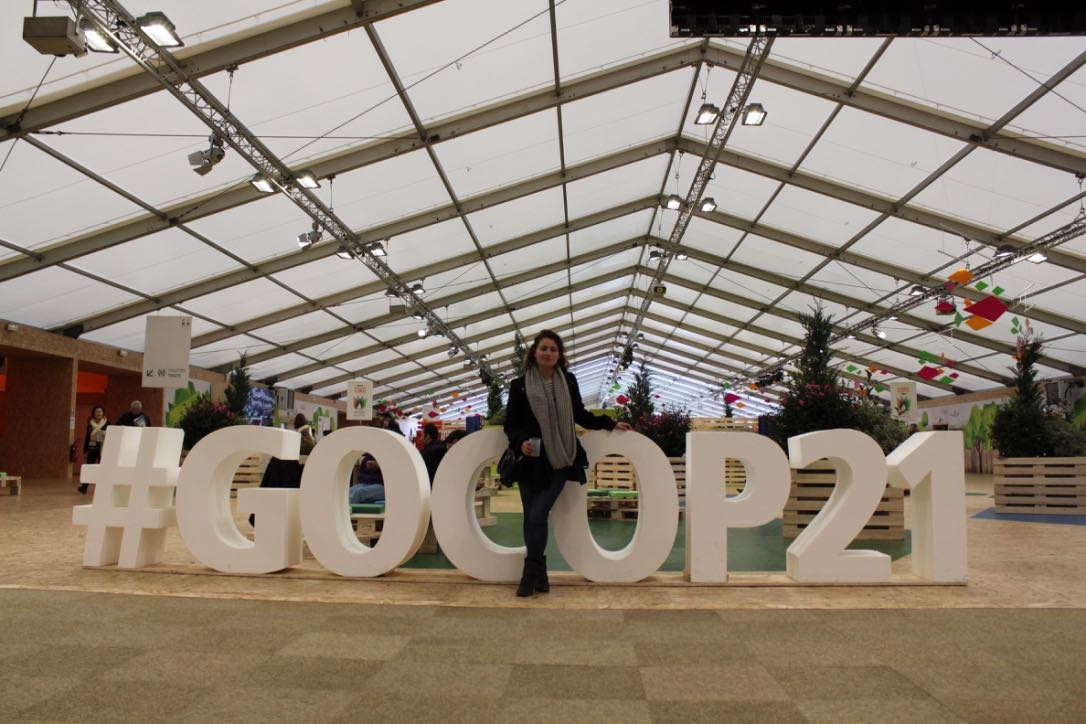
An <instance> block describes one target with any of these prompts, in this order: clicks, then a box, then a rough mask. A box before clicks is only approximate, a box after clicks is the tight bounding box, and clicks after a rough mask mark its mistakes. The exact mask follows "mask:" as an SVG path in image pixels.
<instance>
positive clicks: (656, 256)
mask: <svg viewBox="0 0 1086 724" xmlns="http://www.w3.org/2000/svg"><path fill="white" fill-rule="evenodd" d="M663 256H664V252H662V251H660V250H659V249H653V250H652V251H650V252H649V261H659V260H660V259H661V258H662V257H663Z"/></svg>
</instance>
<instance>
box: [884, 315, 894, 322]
mask: <svg viewBox="0 0 1086 724" xmlns="http://www.w3.org/2000/svg"><path fill="white" fill-rule="evenodd" d="M886 321H887V322H896V321H897V315H896V314H891V315H890V316H889V317H887V318H886Z"/></svg>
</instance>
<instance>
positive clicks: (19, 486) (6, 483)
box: [0, 473, 23, 495]
mask: <svg viewBox="0 0 1086 724" xmlns="http://www.w3.org/2000/svg"><path fill="white" fill-rule="evenodd" d="M0 488H7V489H8V492H10V493H11V494H12V495H22V494H23V479H22V477H20V476H18V475H8V474H7V473H4V474H2V475H0Z"/></svg>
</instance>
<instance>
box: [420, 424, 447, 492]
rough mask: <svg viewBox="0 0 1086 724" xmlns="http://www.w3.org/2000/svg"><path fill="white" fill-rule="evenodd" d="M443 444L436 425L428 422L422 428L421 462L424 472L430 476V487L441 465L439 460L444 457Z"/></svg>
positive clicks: (444, 448)
mask: <svg viewBox="0 0 1086 724" xmlns="http://www.w3.org/2000/svg"><path fill="white" fill-rule="evenodd" d="M445 450H446V447H445V443H444V442H442V440H441V433H440V432H439V431H438V429H437V425H435V424H433V423H432V422H428V423H426V424H425V425H423V426H422V462H424V463H426V472H427V473H429V475H430V485H431V486H433V484H434V476H435V475H437V467H438V466H439V465H441V459H442V458H443V457H445Z"/></svg>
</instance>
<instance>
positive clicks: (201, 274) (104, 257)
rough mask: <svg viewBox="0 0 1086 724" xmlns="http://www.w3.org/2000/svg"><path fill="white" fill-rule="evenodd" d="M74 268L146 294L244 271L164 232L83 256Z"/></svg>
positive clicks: (203, 247)
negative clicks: (238, 270)
mask: <svg viewBox="0 0 1086 724" xmlns="http://www.w3.org/2000/svg"><path fill="white" fill-rule="evenodd" d="M71 265H72V266H73V267H75V268H77V269H82V270H84V271H87V272H90V273H91V274H96V275H98V276H100V277H103V278H106V279H109V280H110V281H112V282H116V283H117V284H123V285H124V286H126V287H129V288H131V289H135V290H136V291H139V292H143V293H145V294H159V293H162V292H165V291H168V290H170V289H175V288H177V287H180V286H185V285H187V284H192V283H193V282H196V281H199V280H201V279H204V278H207V277H213V276H217V275H219V274H223V273H226V272H229V271H235V270H237V269H240V268H242V267H241V266H240V265H239V264H238V263H237V262H236V261H234V260H233V259H231V258H230V257H228V256H226V255H225V254H222V253H221V252H218V251H216V250H215V249H213V248H211V247H210V246H208V245H207V244H205V243H203V242H202V241H199V240H197V239H195V238H193V237H192V236H191V235H189V234H186V233H185V232H184V231H181V230H180V229H165V230H163V231H160V232H158V233H156V234H150V235H148V236H142V237H140V238H138V239H134V240H132V241H129V242H127V243H124V244H120V245H118V246H114V247H111V248H109V249H104V250H102V251H99V252H95V253H94V254H88V255H86V256H81V257H79V258H78V259H75V260H74V261H72V262H71ZM83 311H84V312H86V311H89V310H83Z"/></svg>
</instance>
